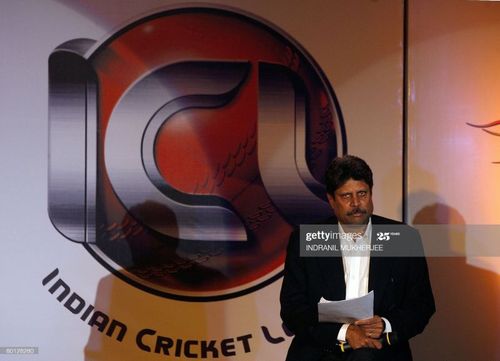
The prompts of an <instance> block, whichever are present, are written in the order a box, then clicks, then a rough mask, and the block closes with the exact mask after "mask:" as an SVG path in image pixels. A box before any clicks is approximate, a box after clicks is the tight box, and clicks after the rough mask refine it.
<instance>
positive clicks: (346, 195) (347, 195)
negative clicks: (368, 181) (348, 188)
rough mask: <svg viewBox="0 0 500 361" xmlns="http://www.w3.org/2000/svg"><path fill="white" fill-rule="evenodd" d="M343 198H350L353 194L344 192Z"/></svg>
mask: <svg viewBox="0 0 500 361" xmlns="http://www.w3.org/2000/svg"><path fill="white" fill-rule="evenodd" d="M342 198H343V199H350V198H351V195H350V194H342Z"/></svg>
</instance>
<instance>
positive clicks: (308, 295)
mask: <svg viewBox="0 0 500 361" xmlns="http://www.w3.org/2000/svg"><path fill="white" fill-rule="evenodd" d="M311 276H312V275H311V274H308V269H307V267H306V259H305V257H300V240H299V231H298V229H296V230H295V231H294V232H292V234H291V236H290V240H289V243H288V249H287V256H286V261H285V271H284V277H283V284H282V287H281V293H280V303H281V318H282V320H283V322H284V324H285V326H286V327H287V328H288V329H289V330H290V331H292V332H293V333H294V334H295V335H296V336H297V337H299V338H301V339H306V340H308V342H310V343H312V344H314V345H316V346H319V347H333V346H334V345H335V342H336V341H337V334H338V332H339V329H340V327H341V326H342V324H340V323H330V322H321V323H320V322H318V306H317V303H318V300H319V297H317V296H314V295H313V294H312V292H313V291H312V282H311V281H317V282H319V280H311Z"/></svg>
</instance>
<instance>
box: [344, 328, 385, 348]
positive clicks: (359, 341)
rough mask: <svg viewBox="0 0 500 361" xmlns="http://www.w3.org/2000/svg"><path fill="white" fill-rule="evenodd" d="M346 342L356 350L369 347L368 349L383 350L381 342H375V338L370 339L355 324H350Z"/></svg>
mask: <svg viewBox="0 0 500 361" xmlns="http://www.w3.org/2000/svg"><path fill="white" fill-rule="evenodd" d="M345 338H346V341H347V342H348V343H349V345H350V346H351V347H352V348H353V349H354V350H356V349H358V348H362V347H368V348H376V349H381V348H382V344H381V343H380V341H379V340H375V339H374V338H371V337H369V336H368V335H367V334H366V333H365V331H364V330H363V328H361V327H360V326H357V325H355V324H350V325H349V327H348V328H347V333H346V337H345Z"/></svg>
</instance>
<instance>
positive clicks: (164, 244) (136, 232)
mask: <svg viewBox="0 0 500 361" xmlns="http://www.w3.org/2000/svg"><path fill="white" fill-rule="evenodd" d="M87 61H88V62H89V63H90V65H91V67H92V68H93V69H94V71H95V77H96V88H97V95H96V101H97V107H96V109H97V122H96V129H95V131H96V133H97V138H96V142H95V148H96V152H95V156H96V158H97V163H96V164H97V170H96V172H95V173H96V174H95V178H96V182H95V209H94V210H93V212H92V214H91V215H90V217H91V223H92V222H93V223H95V226H94V227H93V232H94V233H93V236H92V237H93V239H92V241H90V242H85V246H86V248H87V249H88V251H89V252H91V253H92V254H93V255H94V256H95V257H96V258H97V259H98V260H99V261H100V262H101V263H102V264H104V265H105V266H106V267H108V268H109V269H111V270H112V271H113V272H115V273H116V274H118V275H119V276H120V277H122V278H123V279H125V280H126V281H127V282H129V283H131V284H133V285H135V286H137V287H139V288H141V289H143V290H146V291H148V292H152V293H155V294H158V295H162V296H165V297H170V298H175V299H181V300H191V301H208V300H220V299H225V298H231V297H235V296H238V295H242V294H246V293H249V292H252V291H254V290H256V289H258V288H260V287H262V286H264V285H266V284H269V283H270V282H272V281H273V280H275V279H277V278H279V277H280V275H281V272H282V269H283V263H284V258H285V253H286V246H287V243H288V236H289V234H290V231H291V230H292V227H293V226H294V224H300V223H302V222H311V221H315V220H316V221H317V220H319V219H321V218H323V217H326V216H328V215H329V212H330V211H329V207H328V204H327V202H326V199H325V196H324V186H323V174H324V171H325V169H326V166H327V163H328V161H329V160H330V159H331V158H332V157H333V156H335V155H337V154H339V153H343V152H344V151H345V149H346V143H345V137H344V129H343V125H342V121H341V116H340V110H339V108H338V105H337V103H336V100H335V96H334V94H333V91H332V89H331V87H330V86H329V85H328V82H327V80H326V79H325V77H324V76H323V74H322V72H321V70H320V69H319V67H318V66H317V65H316V64H315V62H314V61H313V60H312V58H311V57H310V56H309V55H308V54H307V53H306V52H305V51H304V50H303V49H302V48H301V47H300V46H299V45H298V44H297V43H296V42H294V41H293V40H292V39H291V38H290V37H289V36H287V35H285V34H284V33H283V32H282V31H279V30H277V29H276V28H274V27H272V26H271V25H269V24H267V23H264V22H263V21H262V20H260V19H257V18H255V17H253V16H250V15H246V14H241V13H238V12H235V11H233V10H227V9H219V8H207V7H203V8H200V7H187V8H182V9H170V10H168V11H164V12H161V13H157V14H154V15H152V16H148V17H146V18H143V19H140V20H139V21H136V22H134V23H132V24H130V25H128V26H126V27H125V28H123V29H121V30H120V31H118V32H117V33H115V34H113V35H112V36H111V37H110V38H109V39H106V40H105V41H104V42H102V43H100V44H97V45H95V46H94V48H93V49H92V50H91V52H90V53H89V55H88V56H87ZM94 219H95V222H94Z"/></svg>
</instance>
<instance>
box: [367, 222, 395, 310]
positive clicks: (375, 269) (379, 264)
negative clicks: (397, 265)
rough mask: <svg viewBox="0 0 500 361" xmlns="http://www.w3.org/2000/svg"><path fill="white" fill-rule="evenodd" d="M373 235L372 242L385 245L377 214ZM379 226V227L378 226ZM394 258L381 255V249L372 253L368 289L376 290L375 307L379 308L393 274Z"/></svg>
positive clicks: (373, 223)
mask: <svg viewBox="0 0 500 361" xmlns="http://www.w3.org/2000/svg"><path fill="white" fill-rule="evenodd" d="M372 225H373V228H372V237H371V244H372V246H374V245H381V246H382V247H384V243H383V241H380V240H378V237H377V232H378V231H379V229H380V226H378V225H380V223H379V222H378V219H377V217H376V216H372ZM377 226H378V227H377ZM392 262H393V259H392V258H390V257H380V252H379V251H372V252H371V254H370V273H369V276H368V290H369V291H371V290H374V291H375V301H374V309H377V308H378V306H379V304H380V302H381V300H382V298H383V294H384V290H385V287H386V285H387V282H388V281H389V278H390V275H391V267H392Z"/></svg>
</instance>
